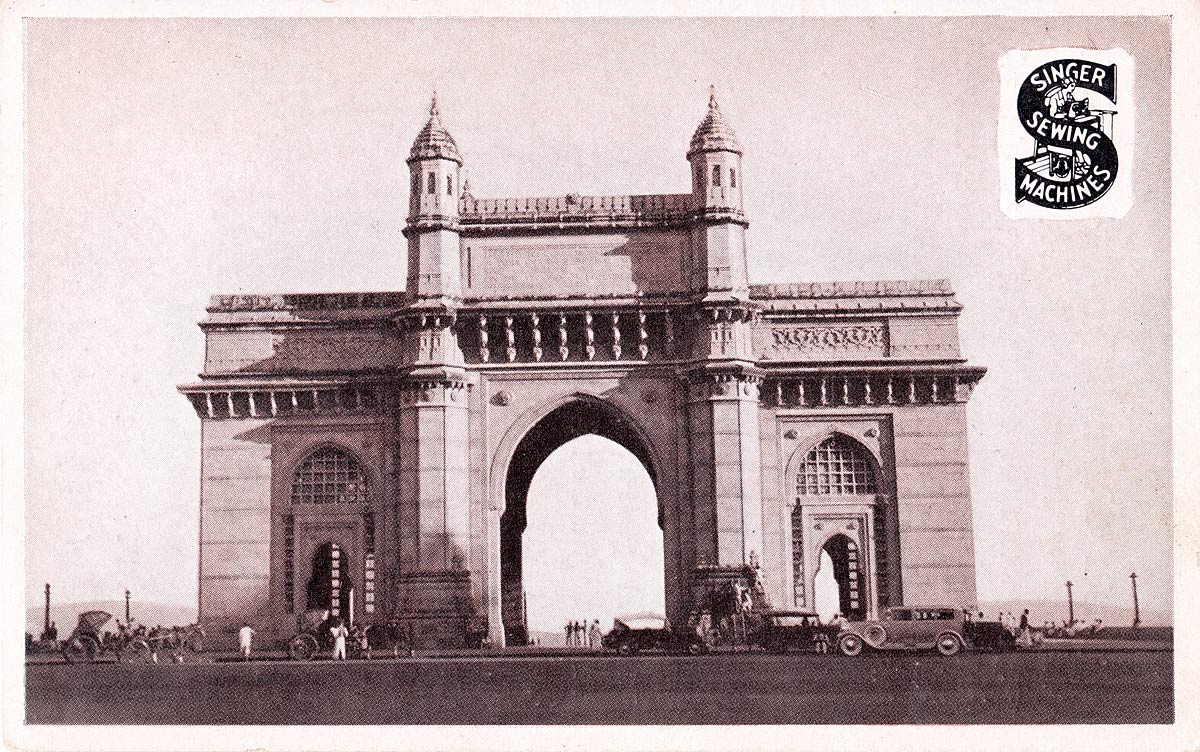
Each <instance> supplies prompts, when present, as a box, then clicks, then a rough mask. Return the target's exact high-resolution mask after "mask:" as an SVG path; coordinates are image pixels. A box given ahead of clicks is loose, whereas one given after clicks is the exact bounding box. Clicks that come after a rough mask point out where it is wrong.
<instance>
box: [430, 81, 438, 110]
mask: <svg viewBox="0 0 1200 752" xmlns="http://www.w3.org/2000/svg"><path fill="white" fill-rule="evenodd" d="M437 116H438V106H437V86H434V87H433V97H432V98H431V99H430V100H429V117H437Z"/></svg>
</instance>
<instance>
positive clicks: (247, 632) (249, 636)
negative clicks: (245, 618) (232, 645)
mask: <svg viewBox="0 0 1200 752" xmlns="http://www.w3.org/2000/svg"><path fill="white" fill-rule="evenodd" d="M253 639H254V630H253V629H251V628H250V625H249V624H247V623H246V622H242V628H241V629H240V630H238V645H239V647H241V649H242V660H243V661H248V660H250V641H251V640H253Z"/></svg>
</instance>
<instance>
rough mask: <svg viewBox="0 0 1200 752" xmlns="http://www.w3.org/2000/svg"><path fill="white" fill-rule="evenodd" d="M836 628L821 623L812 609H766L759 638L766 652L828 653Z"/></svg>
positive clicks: (834, 641)
mask: <svg viewBox="0 0 1200 752" xmlns="http://www.w3.org/2000/svg"><path fill="white" fill-rule="evenodd" d="M839 631H840V627H838V626H832V625H828V624H822V623H821V619H820V617H819V616H818V615H817V612H815V611H768V612H767V613H765V614H763V621H762V633H761V634H760V636H759V639H760V641H761V643H762V646H763V648H764V649H766V650H767V652H770V653H788V652H798V653H799V652H809V653H822V654H824V653H829V652H832V650H833V645H834V644H835V643H836V642H837V637H838V632H839Z"/></svg>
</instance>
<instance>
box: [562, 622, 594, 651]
mask: <svg viewBox="0 0 1200 752" xmlns="http://www.w3.org/2000/svg"><path fill="white" fill-rule="evenodd" d="M563 634H564V635H565V636H566V643H565V644H566V645H567V646H568V647H580V648H592V649H595V648H598V647H600V640H601V639H602V638H603V637H604V635H603V633H602V632H601V631H600V620H599V619H593V620H592V625H591V626H590V627H589V626H588V621H587V619H584V620H583V621H569V622H567V623H566V624H565V625H563Z"/></svg>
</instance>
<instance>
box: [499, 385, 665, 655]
mask: <svg viewBox="0 0 1200 752" xmlns="http://www.w3.org/2000/svg"><path fill="white" fill-rule="evenodd" d="M588 434H594V435H597V436H601V437H603V438H606V439H608V440H610V441H613V442H615V443H616V444H618V445H620V446H621V447H623V448H625V449H626V450H628V451H629V452H630V453H631V454H633V455H634V456H635V457H636V458H637V459H638V461H639V462H641V464H642V466H643V467H645V469H646V472H647V473H648V474H649V476H650V480H651V483H652V484H653V485H654V487H655V494H656V498H657V490H658V482H657V478H656V474H655V468H654V462H653V460H652V458H651V454H650V451H649V448H648V447H647V445H646V442H645V441H644V440H643V439H642V437H641V436H640V435H639V433H638V431H637V429H636V428H635V427H634V425H633V424H632V423H631V422H630V421H629V420H628V419H627V418H625V417H624V416H623V415H622V414H621V413H620V412H619V411H618V410H617V409H615V408H613V407H612V406H611V405H608V404H607V403H605V402H603V401H602V400H599V399H592V398H582V397H581V398H578V399H575V400H572V401H570V402H568V403H566V404H564V405H562V406H560V407H557V408H555V409H554V410H552V411H551V412H549V413H548V414H547V415H545V416H544V417H542V418H541V420H539V421H538V422H537V423H536V424H535V425H534V426H533V427H532V428H531V429H529V431H527V432H526V434H525V435H524V437H522V439H521V441H520V442H519V443H518V444H517V446H516V449H515V450H514V452H513V455H512V460H511V461H510V462H509V465H508V472H507V473H506V475H505V483H504V497H505V507H504V514H503V515H502V516H501V518H500V573H501V575H500V597H501V615H502V618H503V622H504V639H505V643H506V644H508V645H520V644H524V643H525V642H526V641H527V639H528V632H527V627H526V624H525V612H524V598H523V593H524V587H523V546H522V537H523V535H524V533H525V529H526V527H527V526H528V516H527V512H526V508H527V500H528V497H529V488H530V485H531V483H532V482H533V477H534V474H535V473H536V472H537V470H538V468H539V467H541V465H542V463H543V462H544V461H545V460H546V459H547V458H548V457H549V456H550V455H551V454H552V453H553V452H554V451H555V450H557V449H558V448H559V447H561V446H563V445H564V444H566V443H567V442H569V441H572V440H574V439H577V438H579V437H581V436H585V435H588ZM656 516H657V520H658V526H659V528H660V529H661V528H662V526H663V514H662V505H661V502H659V503H658V509H657V511H656ZM657 576H660V577H663V576H665V575H664V573H662V572H659V573H657Z"/></svg>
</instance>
